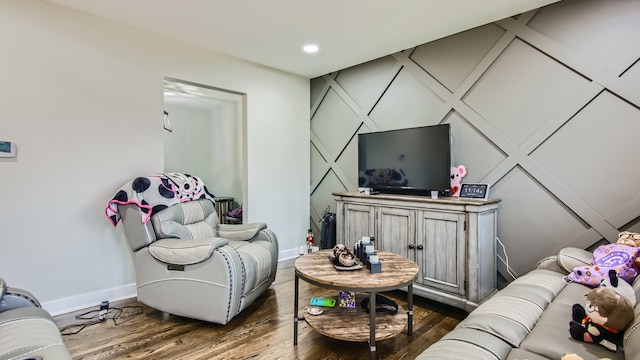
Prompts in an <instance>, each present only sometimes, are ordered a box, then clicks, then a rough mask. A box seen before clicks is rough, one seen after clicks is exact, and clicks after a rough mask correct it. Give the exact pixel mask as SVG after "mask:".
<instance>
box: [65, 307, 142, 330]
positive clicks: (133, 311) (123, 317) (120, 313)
mask: <svg viewBox="0 0 640 360" xmlns="http://www.w3.org/2000/svg"><path fill="white" fill-rule="evenodd" d="M107 306H108V305H107ZM138 314H142V305H132V306H123V307H112V308H104V305H102V306H101V308H100V309H97V310H90V311H87V312H86V313H83V314H80V315H76V320H86V321H84V322H82V323H79V324H73V325H69V326H65V327H64V328H62V329H60V333H61V334H62V335H75V334H77V333H79V332H80V331H82V330H84V329H85V328H86V327H88V326H91V325H95V324H99V323H101V322H104V321H107V320H112V321H113V324H114V325H120V324H122V323H124V322H127V321H129V320H131V319H133V318H135V317H136V316H137V315H138Z"/></svg>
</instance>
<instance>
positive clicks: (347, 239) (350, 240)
mask: <svg viewBox="0 0 640 360" xmlns="http://www.w3.org/2000/svg"><path fill="white" fill-rule="evenodd" d="M375 224H376V207H375V206H369V205H360V204H350V203H345V204H344V244H345V246H347V247H348V248H350V249H353V245H355V243H356V241H358V240H360V239H362V237H363V236H376V234H375V229H376V228H375Z"/></svg>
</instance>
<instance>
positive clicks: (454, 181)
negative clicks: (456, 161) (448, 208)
mask: <svg viewBox="0 0 640 360" xmlns="http://www.w3.org/2000/svg"><path fill="white" fill-rule="evenodd" d="M465 175H467V168H466V167H465V166H464V165H458V166H452V167H451V196H452V197H458V196H460V188H461V186H462V178H463V177H464V176H465Z"/></svg>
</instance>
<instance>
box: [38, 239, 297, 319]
mask: <svg viewBox="0 0 640 360" xmlns="http://www.w3.org/2000/svg"><path fill="white" fill-rule="evenodd" d="M299 252H300V249H298V248H294V249H287V250H283V251H280V252H279V254H278V261H283V260H289V259H294V258H297V257H298V256H300V254H299ZM136 294H137V292H136V284H135V283H134V284H128V285H124V286H119V287H114V288H111V289H104V290H98V291H94V292H90V293H85V294H78V295H75V296H70V297H66V298H62V299H56V300H51V301H46V302H42V307H43V308H44V309H45V310H47V311H48V312H49V314H51V315H52V316H56V315H61V314H66V313H70V312H73V311H77V310H82V309H89V308H92V307H95V308H97V309H99V308H100V303H102V302H103V301H104V300H108V301H109V302H110V303H111V302H114V301H119V300H124V299H129V298H132V297H136Z"/></svg>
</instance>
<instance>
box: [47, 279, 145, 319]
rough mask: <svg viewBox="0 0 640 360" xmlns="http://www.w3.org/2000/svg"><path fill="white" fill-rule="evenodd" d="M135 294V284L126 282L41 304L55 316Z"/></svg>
mask: <svg viewBox="0 0 640 360" xmlns="http://www.w3.org/2000/svg"><path fill="white" fill-rule="evenodd" d="M136 294H137V292H136V284H128V285H124V286H119V287H114V288H111V289H104V290H98V291H94V292H90V293H85V294H78V295H75V296H70V297H66V298H62V299H57V300H51V301H46V302H42V303H41V304H42V307H43V308H44V309H45V310H47V311H48V312H49V314H51V315H52V316H56V315H61V314H66V313H70V312H73V311H77V310H82V309H88V308H92V307H95V308H96V309H100V303H102V302H103V301H104V300H108V301H109V302H110V303H111V302H114V301H119V300H124V299H128V298H132V297H136Z"/></svg>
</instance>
